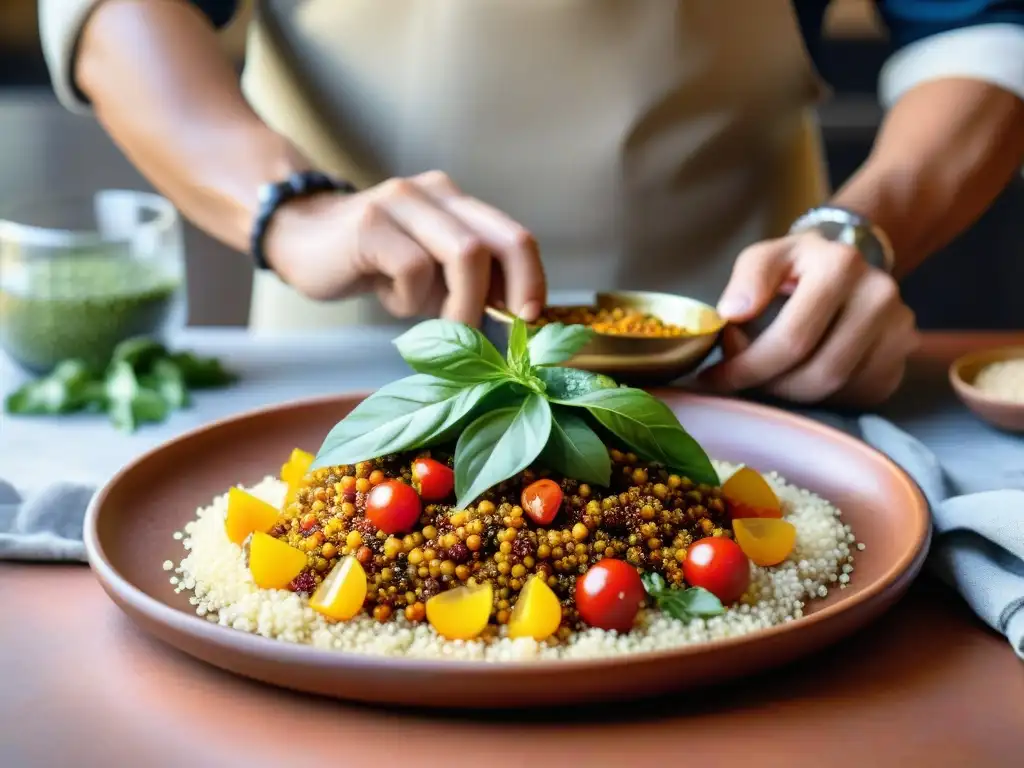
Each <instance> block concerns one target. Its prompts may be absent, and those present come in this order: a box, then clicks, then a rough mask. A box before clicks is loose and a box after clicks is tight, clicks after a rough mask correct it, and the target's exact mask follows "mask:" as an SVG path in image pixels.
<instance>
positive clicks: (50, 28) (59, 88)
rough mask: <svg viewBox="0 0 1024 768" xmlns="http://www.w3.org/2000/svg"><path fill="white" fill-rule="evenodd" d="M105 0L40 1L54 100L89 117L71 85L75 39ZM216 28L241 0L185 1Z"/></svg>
mask: <svg viewBox="0 0 1024 768" xmlns="http://www.w3.org/2000/svg"><path fill="white" fill-rule="evenodd" d="M102 2H104V0H39V37H40V41H41V43H42V47H43V55H44V57H45V59H46V66H47V69H48V70H49V73H50V80H51V82H52V83H53V90H54V92H55V93H56V94H57V99H58V100H59V101H60V103H61V104H63V105H64V106H65V107H67V108H68V109H69V110H71V111H72V112H77V113H80V114H88V113H89V112H90V111H91V109H90V105H89V102H88V100H87V99H86V98H85V96H84V95H83V94H82V92H81V91H80V90H79V89H78V88H77V86H76V85H75V82H74V77H73V74H72V73H73V72H74V69H75V57H76V55H77V53H78V40H79V38H80V37H81V35H82V29H83V27H84V26H85V22H86V21H87V20H88V18H89V15H90V14H91V13H92V12H93V11H94V10H95V9H96V7H97V6H98V5H99V4H100V3H102ZM188 2H189V3H190V4H191V5H194V6H196V7H197V8H198V9H199V10H200V11H202V12H203V14H204V15H206V17H207V18H209V19H210V22H211V23H212V24H213V25H214V26H215V27H217V28H221V27H223V26H225V25H227V23H228V22H230V21H231V19H232V18H233V17H234V15H235V13H236V12H237V11H238V6H239V2H240V0H188Z"/></svg>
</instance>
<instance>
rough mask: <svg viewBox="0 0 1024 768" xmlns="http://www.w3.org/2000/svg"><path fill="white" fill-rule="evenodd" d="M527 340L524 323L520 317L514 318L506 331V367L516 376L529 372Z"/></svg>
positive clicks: (527, 335)
mask: <svg viewBox="0 0 1024 768" xmlns="http://www.w3.org/2000/svg"><path fill="white" fill-rule="evenodd" d="M528 340H529V334H528V333H527V330H526V323H524V322H523V321H522V319H521V318H518V317H516V318H514V319H513V320H512V327H511V328H510V329H509V332H508V367H509V368H511V369H512V372H513V373H515V374H516V375H518V376H526V375H528V374H529V372H530V350H529V345H528Z"/></svg>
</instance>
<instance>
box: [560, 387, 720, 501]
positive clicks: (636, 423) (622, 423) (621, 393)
mask: <svg viewBox="0 0 1024 768" xmlns="http://www.w3.org/2000/svg"><path fill="white" fill-rule="evenodd" d="M558 402H560V403H562V404H564V405H571V406H575V407H578V408H586V409H587V410H588V411H589V412H590V413H591V415H592V416H593V417H594V418H595V419H597V420H598V421H599V422H600V423H601V425H602V426H603V427H605V428H606V429H608V430H609V431H610V432H612V433H613V434H614V435H615V436H616V437H618V438H619V439H620V440H622V441H623V442H624V443H625V444H626V445H628V446H629V447H630V448H632V449H633V450H634V451H636V452H637V453H638V454H639V455H641V456H642V457H643V458H645V459H647V460H648V461H656V462H658V463H661V464H664V465H665V466H666V467H668V468H669V469H672V470H675V471H676V472H679V473H681V474H683V475H685V476H686V477H689V478H690V479H691V480H693V481H694V482H696V483H704V484H706V485H718V484H719V479H718V473H717V472H716V471H715V468H714V467H713V466H712V464H711V460H710V459H709V458H708V455H707V454H706V453H705V452H704V449H703V448H701V446H700V444H699V443H698V442H697V441H696V440H694V439H693V437H691V436H690V435H689V433H687V431H686V430H685V429H683V427H682V425H681V424H680V423H679V420H678V419H677V418H676V415H675V414H674V413H673V412H672V409H671V408H669V407H668V406H667V405H665V403H663V402H662V401H661V400H658V399H657V398H656V397H654V396H653V395H649V394H648V393H647V392H644V391H643V390H640V389H633V388H631V387H617V388H615V389H597V390H594V391H592V392H589V393H587V394H585V395H581V396H579V397H576V398H572V399H568V400H559V401H558Z"/></svg>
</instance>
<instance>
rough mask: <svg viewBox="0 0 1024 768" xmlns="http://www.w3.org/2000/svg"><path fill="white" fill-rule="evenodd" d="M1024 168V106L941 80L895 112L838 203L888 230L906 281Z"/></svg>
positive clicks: (988, 88) (985, 87)
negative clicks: (911, 272) (912, 272)
mask: <svg viewBox="0 0 1024 768" xmlns="http://www.w3.org/2000/svg"><path fill="white" fill-rule="evenodd" d="M1022 164H1024V101H1021V99H1020V98H1019V97H1017V96H1015V95H1014V94H1012V93H1010V92H1009V91H1006V90H1003V89H1001V88H998V87H996V86H993V85H989V84H987V83H984V82H981V81H979V80H968V79H953V78H950V79H943V80H935V81H932V82H926V83H923V84H921V85H919V86H917V87H916V88H914V89H912V90H911V91H909V92H907V93H906V95H904V96H903V97H902V98H901V99H900V100H899V101H898V102H897V103H896V104H895V105H894V106H893V108H892V109H891V111H890V112H889V114H888V115H887V117H886V119H885V121H884V123H883V125H882V128H881V130H880V132H879V134H878V137H877V139H876V141H875V145H874V148H873V149H872V152H871V155H870V157H869V158H868V160H867V161H866V162H865V163H864V165H863V166H861V168H860V169H859V170H858V171H857V173H856V174H854V176H853V177H852V178H851V179H850V180H849V181H848V182H847V183H846V185H844V186H843V187H842V189H840V190H839V191H838V193H837V194H836V195H835V197H834V199H833V202H834V203H835V204H836V205H840V206H844V207H846V208H850V209H852V210H855V211H857V212H858V213H861V214H862V215H865V216H867V217H868V218H870V219H871V220H872V221H874V222H875V223H876V224H878V225H879V226H880V227H881V228H882V229H883V230H885V232H886V233H887V234H888V235H889V237H890V238H891V239H892V241H893V246H894V250H895V252H896V260H897V264H896V269H897V275H898V276H902V275H905V274H907V273H908V272H910V271H911V270H913V269H914V268H915V267H916V266H918V265H919V264H920V263H921V262H922V261H923V260H924V259H926V258H927V257H928V256H929V255H931V254H932V253H933V252H934V251H936V250H937V249H939V248H941V247H942V246H943V245H945V244H946V243H948V242H949V241H950V240H952V239H953V238H954V237H955V236H956V235H957V234H959V233H960V232H961V231H962V230H964V229H966V228H967V227H968V226H970V225H971V224H972V223H973V222H974V221H975V220H976V219H977V218H978V217H979V216H980V215H981V214H982V213H983V212H984V211H985V209H986V208H987V207H988V206H989V205H990V204H991V203H992V202H993V201H994V200H995V198H996V197H997V196H998V195H999V193H1000V192H1001V191H1002V190H1003V189H1004V188H1005V187H1006V185H1007V184H1008V183H1009V181H1010V180H1011V179H1012V177H1013V175H1014V174H1015V173H1018V172H1020V169H1021V166H1022Z"/></svg>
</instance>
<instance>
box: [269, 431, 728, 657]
mask: <svg viewBox="0 0 1024 768" xmlns="http://www.w3.org/2000/svg"><path fill="white" fill-rule="evenodd" d="M424 455H430V454H427V453H425V452H417V453H415V454H413V453H409V454H404V455H399V456H391V457H387V458H383V459H377V460H374V461H366V462H361V463H359V464H357V465H355V466H337V467H330V468H325V469H320V470H316V471H314V472H312V473H310V474H309V475H307V477H306V478H305V480H304V481H303V484H302V486H301V487H300V489H299V491H298V493H297V498H296V500H295V501H293V502H292V503H291V504H289V505H288V506H287V508H286V509H285V512H284V514H283V515H282V517H281V519H280V520H279V521H278V523H277V524H276V525H275V526H274V527H273V528H272V529H271V531H270V533H271V535H273V536H275V537H277V538H278V539H281V540H283V541H285V542H286V543H288V544H290V545H292V546H294V547H297V548H299V549H302V550H304V551H305V552H306V556H307V568H306V570H305V571H303V573H302V574H300V575H299V576H298V577H297V578H296V579H295V580H294V581H293V582H292V585H291V589H292V590H293V591H297V592H302V593H306V594H309V593H310V592H312V591H313V590H315V588H316V585H318V584H319V583H320V582H321V581H322V580H323V578H324V577H325V576H326V575H327V574H328V573H330V571H331V568H332V567H333V566H334V565H335V563H336V562H337V561H338V560H339V559H340V558H342V557H344V556H346V555H355V557H356V558H357V559H358V560H359V562H360V563H361V564H362V565H363V568H364V569H365V571H366V574H367V579H368V582H369V585H368V586H369V589H368V591H367V596H366V600H365V603H364V608H365V610H366V613H367V614H368V615H372V616H373V617H374V618H376V619H377V620H378V621H386V620H387V619H389V618H391V617H392V616H395V615H396V613H398V612H401V613H402V614H403V615H404V617H405V618H406V619H408V620H410V621H413V622H420V621H423V620H424V618H425V602H426V601H427V600H428V599H429V598H431V597H433V596H434V595H436V594H438V593H440V592H442V591H444V590H447V589H450V588H453V587H456V586H459V585H461V584H463V583H465V582H467V581H468V580H469V579H470V578H473V579H475V580H476V581H478V582H479V581H484V580H486V581H490V582H491V584H492V585H493V587H494V616H495V617H496V621H497V622H498V624H505V623H507V622H508V620H509V616H510V612H511V608H512V606H513V605H514V604H515V600H516V595H517V593H518V592H519V590H520V589H521V588H522V587H523V585H524V584H525V583H526V579H527V577H528V576H530V575H531V574H536V575H543V577H544V578H545V580H546V581H547V584H548V585H549V586H550V587H551V588H552V589H553V590H554V592H555V594H556V595H557V596H558V598H559V600H560V601H561V603H562V606H563V622H562V626H561V628H560V629H559V632H558V639H560V640H565V639H566V638H567V637H568V636H569V634H570V633H571V632H572V631H573V630H577V629H581V628H582V627H583V624H582V622H581V621H580V620H579V617H578V614H577V613H576V609H575V602H574V599H573V595H574V589H575V584H576V578H577V576H579V575H580V574H583V573H585V572H586V571H587V569H588V567H589V566H591V565H593V564H594V563H595V562H597V561H598V560H600V559H601V558H604V557H615V558H617V559H621V560H626V561H627V562H629V563H631V564H632V565H634V566H637V567H639V568H642V569H644V571H654V572H657V573H660V574H661V575H662V576H663V577H664V578H665V579H666V581H667V582H668V583H670V584H674V585H679V586H682V585H683V583H684V582H683V570H682V562H683V561H684V560H685V558H686V552H687V548H688V547H689V546H690V545H691V544H692V543H693V542H694V541H697V540H698V539H701V538H705V537H708V536H724V537H731V536H732V533H731V530H730V529H729V526H728V520H727V514H726V507H725V502H724V500H723V498H722V497H721V495H720V493H719V490H718V489H717V488H712V487H709V486H703V485H702V486H697V485H694V483H692V482H691V481H690V480H688V479H687V478H684V477H680V476H678V475H673V474H670V473H669V472H667V471H665V470H664V469H663V468H660V467H658V466H656V465H651V464H647V463H644V462H641V461H639V460H638V459H637V457H636V456H635V455H634V454H632V453H622V452H620V451H618V450H612V451H611V458H612V480H611V484H610V487H609V488H597V487H593V486H588V485H586V484H581V483H578V482H577V481H575V480H570V479H566V478H561V479H559V478H556V477H555V476H553V475H551V474H550V473H548V472H546V471H544V470H533V469H528V470H526V471H525V472H522V473H520V474H518V475H516V476H515V477H513V478H511V479H509V480H507V481H505V482H503V483H501V484H500V485H498V486H497V487H495V488H493V489H491V490H490V491H488V492H487V493H485V494H483V496H481V498H480V499H478V500H477V501H476V502H475V503H474V504H473V505H471V506H470V507H469V508H467V509H464V510H457V509H455V508H453V506H451V505H449V504H427V505H425V506H424V508H423V513H422V515H421V517H420V520H419V523H418V524H417V526H416V527H415V529H414V531H413V532H412V533H409V534H406V535H387V534H385V533H383V532H381V531H379V530H377V528H376V526H375V525H374V524H373V523H372V522H370V521H369V520H367V519H366V517H365V509H366V499H367V494H368V492H369V491H370V489H371V488H372V487H373V486H374V485H377V484H379V483H381V482H383V481H385V480H390V479H400V480H402V481H404V482H406V483H410V484H411V482H412V479H411V478H412V473H411V465H412V462H413V460H414V459H415V458H418V457H420V456H424ZM432 457H433V458H435V459H437V460H439V461H442V462H444V463H447V464H448V466H451V465H452V461H451V456H450V454H448V453H446V452H444V451H436V450H435V451H434V452H433V453H432ZM542 477H550V478H551V479H554V480H556V481H557V482H558V483H559V485H560V486H561V489H562V492H563V494H564V501H563V503H562V507H561V511H560V512H559V514H558V517H557V518H555V521H554V523H553V524H552V525H551V526H550V527H542V526H538V525H537V524H535V523H534V522H533V521H532V520H530V519H529V517H528V516H527V515H525V514H524V512H523V509H522V507H521V506H520V498H521V495H522V491H523V488H524V487H525V486H526V485H528V484H529V483H531V482H533V481H535V480H537V479H539V478H542ZM493 629H496V627H495V628H493Z"/></svg>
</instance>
